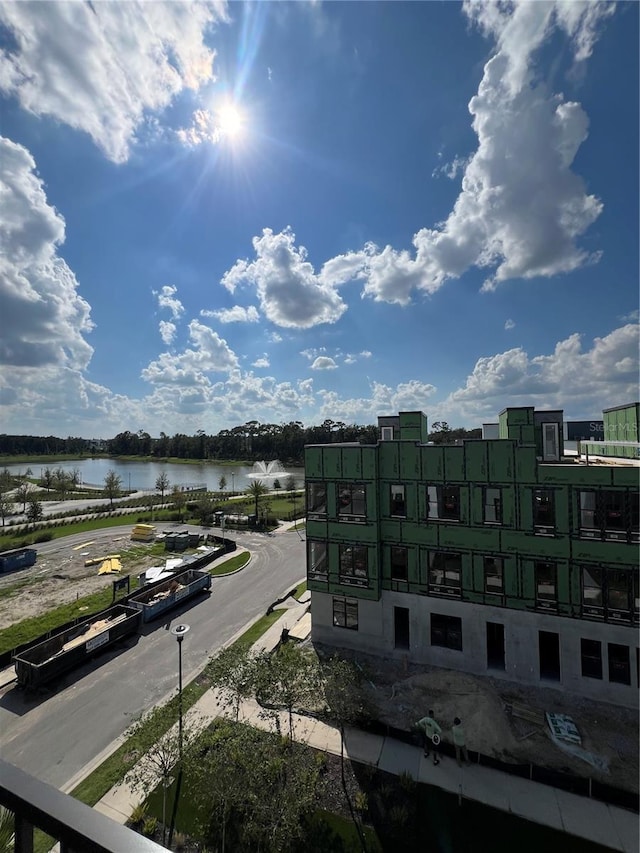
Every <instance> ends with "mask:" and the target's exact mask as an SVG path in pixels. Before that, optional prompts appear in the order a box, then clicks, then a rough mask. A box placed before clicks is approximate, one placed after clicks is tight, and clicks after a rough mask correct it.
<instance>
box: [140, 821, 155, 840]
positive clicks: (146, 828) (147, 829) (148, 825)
mask: <svg viewBox="0 0 640 853" xmlns="http://www.w3.org/2000/svg"><path fill="white" fill-rule="evenodd" d="M157 829H158V818H157V817H148V818H145V821H144V823H143V825H142V834H143V835H146V836H147V838H151V837H152V836H154V835H155V834H156V830H157Z"/></svg>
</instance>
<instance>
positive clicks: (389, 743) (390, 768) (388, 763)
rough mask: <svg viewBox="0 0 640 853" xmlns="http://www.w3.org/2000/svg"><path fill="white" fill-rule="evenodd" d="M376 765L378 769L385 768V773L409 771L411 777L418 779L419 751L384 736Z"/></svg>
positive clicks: (398, 773)
mask: <svg viewBox="0 0 640 853" xmlns="http://www.w3.org/2000/svg"><path fill="white" fill-rule="evenodd" d="M378 767H379V768H380V770H386V771H387V773H395V774H396V775H398V776H399V775H401V774H402V773H409V774H410V775H411V777H412V778H413V779H418V778H419V771H420V751H419V750H418V749H416V747H415V746H410V745H409V744H407V743H402V742H401V741H394V740H391V738H387V737H386V738H385V739H384V742H383V744H382V750H381V751H380V759H379V760H378ZM434 769H436V768H434Z"/></svg>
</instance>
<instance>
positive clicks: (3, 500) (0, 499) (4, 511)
mask: <svg viewBox="0 0 640 853" xmlns="http://www.w3.org/2000/svg"><path fill="white" fill-rule="evenodd" d="M13 506H14V504H13V500H12V499H11V497H10V496H9V495H8V494H7V493H6V492H0V516H2V526H3V527H4V520H5V518H6V517H7V516H8V515H11V513H12V512H13Z"/></svg>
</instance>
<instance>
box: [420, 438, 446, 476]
mask: <svg viewBox="0 0 640 853" xmlns="http://www.w3.org/2000/svg"><path fill="white" fill-rule="evenodd" d="M420 449H421V450H422V478H423V480H424V482H425V485H437V484H441V483H444V447H442V445H436V444H434V445H428V446H426V447H422V448H420Z"/></svg>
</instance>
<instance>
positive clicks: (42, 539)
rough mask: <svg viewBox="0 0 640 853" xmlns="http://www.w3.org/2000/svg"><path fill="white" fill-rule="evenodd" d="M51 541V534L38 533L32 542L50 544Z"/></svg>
mask: <svg viewBox="0 0 640 853" xmlns="http://www.w3.org/2000/svg"><path fill="white" fill-rule="evenodd" d="M52 539H53V533H48V532H45V533H38V535H37V536H34V538H33V541H34V542H50V541H51V540H52Z"/></svg>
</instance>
